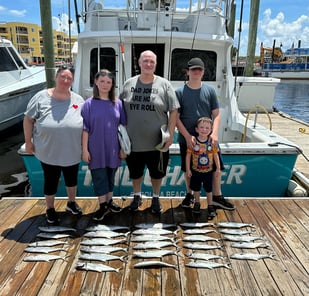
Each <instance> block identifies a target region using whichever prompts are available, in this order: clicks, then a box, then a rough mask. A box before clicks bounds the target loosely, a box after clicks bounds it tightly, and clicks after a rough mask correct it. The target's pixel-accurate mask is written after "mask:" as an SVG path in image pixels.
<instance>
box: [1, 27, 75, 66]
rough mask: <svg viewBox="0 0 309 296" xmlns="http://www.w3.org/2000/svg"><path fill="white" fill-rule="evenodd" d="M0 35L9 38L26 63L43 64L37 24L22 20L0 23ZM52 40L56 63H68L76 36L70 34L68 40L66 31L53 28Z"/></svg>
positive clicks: (41, 38)
mask: <svg viewBox="0 0 309 296" xmlns="http://www.w3.org/2000/svg"><path fill="white" fill-rule="evenodd" d="M0 36H1V37H2V38H5V39H9V40H10V41H11V42H12V43H13V44H14V46H15V47H16V49H17V50H18V52H19V53H20V55H21V56H22V57H23V59H24V60H25V61H26V62H27V63H28V64H30V65H32V64H35V65H37V64H44V44H43V36H42V28H41V27H40V26H39V25H36V24H29V23H23V22H7V23H0ZM53 40H54V42H53V43H54V55H55V62H56V64H58V63H62V62H65V63H69V62H70V61H71V60H72V54H71V50H72V48H73V45H74V42H75V41H77V36H71V40H70V38H69V36H68V35H67V34H66V33H64V32H60V31H56V30H53Z"/></svg>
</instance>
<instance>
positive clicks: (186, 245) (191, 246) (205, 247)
mask: <svg viewBox="0 0 309 296" xmlns="http://www.w3.org/2000/svg"><path fill="white" fill-rule="evenodd" d="M183 247H184V248H187V249H193V250H214V249H222V246H221V245H207V244H204V243H203V244H202V243H184V244H183Z"/></svg>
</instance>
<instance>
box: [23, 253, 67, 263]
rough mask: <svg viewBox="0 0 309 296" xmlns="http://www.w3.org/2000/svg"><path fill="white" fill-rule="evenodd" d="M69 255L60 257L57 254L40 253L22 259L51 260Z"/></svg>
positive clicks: (33, 260)
mask: <svg viewBox="0 0 309 296" xmlns="http://www.w3.org/2000/svg"><path fill="white" fill-rule="evenodd" d="M67 257H69V256H64V257H61V256H59V255H51V254H40V255H33V256H27V257H25V258H24V259H23V261H26V262H35V261H45V262H49V261H53V260H59V259H61V260H65V259H66V258H67Z"/></svg>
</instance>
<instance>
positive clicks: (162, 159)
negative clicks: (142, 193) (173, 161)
mask: <svg viewBox="0 0 309 296" xmlns="http://www.w3.org/2000/svg"><path fill="white" fill-rule="evenodd" d="M126 161H127V166H128V169H129V173H130V178H131V179H139V178H141V177H142V176H143V175H144V170H145V167H147V168H148V170H149V175H150V177H151V178H153V179H162V178H163V177H165V175H166V168H167V164H168V161H169V151H167V152H160V151H146V152H131V153H130V155H128V156H127V158H126Z"/></svg>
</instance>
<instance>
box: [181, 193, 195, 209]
mask: <svg viewBox="0 0 309 296" xmlns="http://www.w3.org/2000/svg"><path fill="white" fill-rule="evenodd" d="M193 201H194V196H193V195H192V194H191V193H187V194H186V197H185V198H184V199H183V201H182V203H181V206H182V207H183V208H191V205H192V204H193Z"/></svg>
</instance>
